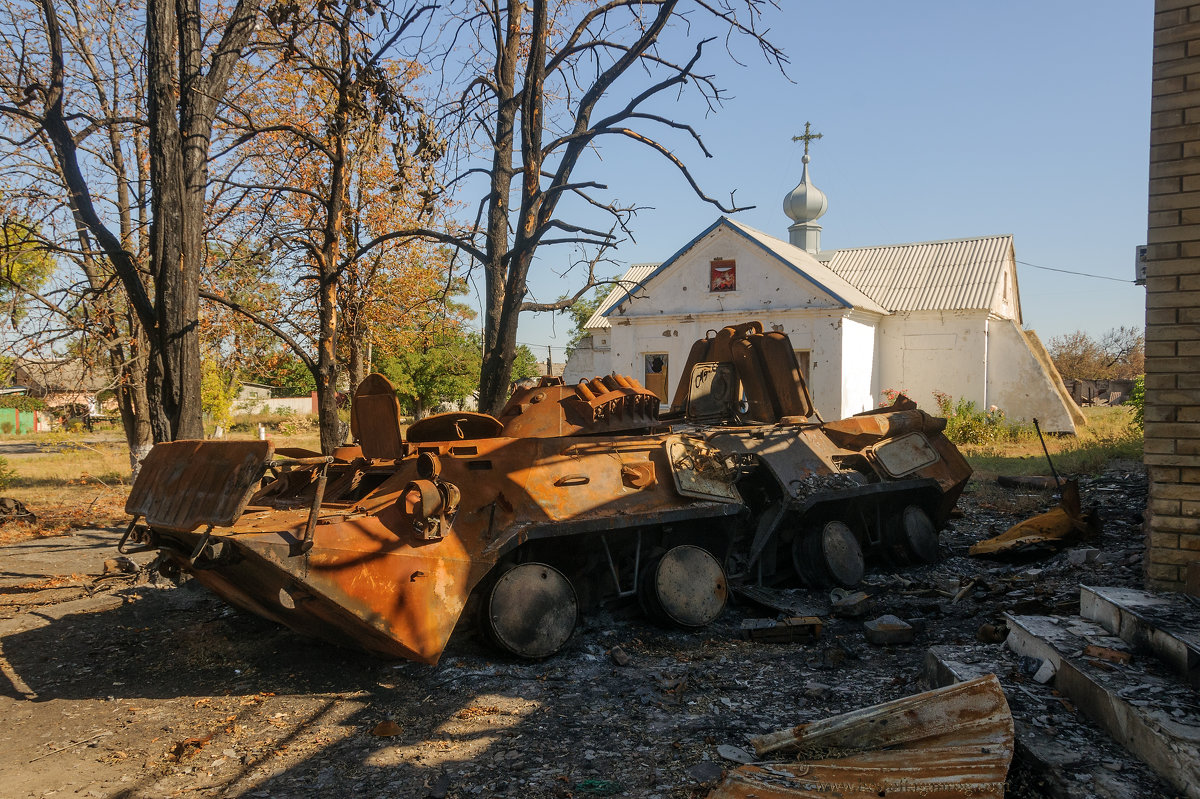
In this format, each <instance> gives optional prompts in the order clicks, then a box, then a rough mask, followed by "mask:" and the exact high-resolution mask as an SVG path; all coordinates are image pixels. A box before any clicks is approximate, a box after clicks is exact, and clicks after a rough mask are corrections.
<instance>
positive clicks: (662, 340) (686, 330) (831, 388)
mask: <svg viewBox="0 0 1200 799" xmlns="http://www.w3.org/2000/svg"><path fill="white" fill-rule="evenodd" d="M689 317H690V318H689ZM749 321H758V322H760V323H761V324H762V326H763V330H765V331H771V330H778V331H779V332H782V333H786V334H787V336H788V338H789V339H790V340H791V342H792V348H793V349H794V350H797V351H804V350H807V351H808V352H809V362H810V365H809V374H807V375H805V378H806V379H807V380H808V383H809V391H810V392H811V393H812V396H813V402H814V403H815V404H816V406H817V409H818V410H819V411H820V412H821V415H822V416H823V417H824V418H826V419H840V418H842V416H844V415H848V414H847V413H844V412H843V411H844V409H845V408H844V404H843V397H844V396H845V395H847V389H846V387H844V386H843V376H844V374H845V370H844V369H843V362H844V357H843V354H842V352H843V349H842V338H843V332H844V331H843V323H844V321H846V320H843V319H842V312H841V311H839V312H836V313H831V312H825V311H807V312H805V311H788V312H784V313H778V312H776V313H771V314H757V315H751V314H748V313H745V312H725V313H718V314H705V315H697V314H690V315H687V316H683V317H679V316H671V317H665V316H664V317H662V318H654V317H651V318H645V317H633V318H625V319H621V320H619V321H616V322H615V323H614V324H613V326H612V328H610V329H609V330H608V331H607V333H608V340H609V342H610V343H611V348H610V349H609V350H608V351H607V352H605V351H604V350H600V349H597V350H593V352H592V358H593V360H592V361H590V363H591V364H592V365H593V367H594V369H593V372H592V373H591V374H588V375H584V374H583V363H584V362H583V361H582V360H581V361H579V364H580V365H579V366H576V362H575V360H574V357H573V358H572V360H571V361H568V363H567V372H566V373H565V379H566V381H567V382H575V381H577V380H578V379H579V378H580V377H584V376H587V377H593V376H595V375H604V374H609V373H610V372H617V373H619V374H626V375H632V376H633V377H636V378H637V379H638V380H639V381H644V379H645V356H646V355H647V354H651V353H664V354H666V355H667V357H668V367H667V368H668V372H669V374H668V381H669V385H670V396H669V397H668V400H669V399H670V397H673V396H674V392H675V388H676V386H678V385H679V379H680V377H681V376H682V375H681V372H682V369H683V366H684V364H685V363H686V361H687V356H688V353H689V352H690V351H691V348H692V344H693V343H694V342H695V341H696V340H697V339H699V338H702V337H704V336H705V335H706V334H707V332H708V331H710V330H720V329H721V328H723V327H726V326H727V325H736V324H741V323H743V322H749ZM854 330H855V333H856V334H857V335H858V337H859V339H860V343H859V346H858V349H857V352H858V353H859V355H858V357H857V358H856V359H855V362H856V363H858V362H859V361H860V360H861V359H863V358H866V359H867V361H866V362H867V363H868V364H869V363H870V358H871V357H873V356H872V355H871V352H872V350H873V348H874V343H873V338H874V334H873V333H871V332H869V330H868V329H865V325H864V324H863V323H854ZM864 386H865V388H864ZM850 388H851V390H852V392H853V393H854V394H855V396H864V395H866V396H869V395H870V393H871V390H872V389H871V386H870V375H869V374H868V375H862V374H858V375H856V376H855V377H854V379H853V382H852V383H851V386H850ZM856 407H857V406H856ZM865 407H871V405H867V406H865ZM863 409H864V408H857V410H863ZM851 412H857V411H851Z"/></svg>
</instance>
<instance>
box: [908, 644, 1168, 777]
mask: <svg viewBox="0 0 1200 799" xmlns="http://www.w3.org/2000/svg"><path fill="white" fill-rule="evenodd" d="M985 674H995V675H997V676H998V677H1000V684H1001V686H1003V688H1004V694H1005V696H1006V697H1007V698H1008V706H1009V709H1010V710H1011V711H1012V714H1013V726H1014V728H1015V730H1016V752H1015V760H1014V764H1013V765H1014V771H1013V772H1011V773H1010V774H1009V781H1010V787H1009V795H1010V796H1021V795H1023V794H1036V795H1040V796H1050V797H1054V799H1162V798H1163V797H1164V796H1167V795H1169V794H1167V793H1166V792H1167V790H1168V789H1167V786H1166V785H1164V784H1163V783H1162V782H1160V781H1159V779H1158V777H1157V776H1156V775H1155V774H1154V773H1153V772H1151V771H1150V770H1149V769H1148V768H1147V767H1146V766H1145V764H1143V763H1142V762H1141V761H1139V760H1137V759H1136V758H1134V757H1133V756H1132V755H1130V754H1129V753H1128V752H1126V751H1125V750H1124V749H1122V748H1121V747H1119V746H1117V745H1116V744H1115V743H1114V742H1113V741H1111V740H1109V738H1108V736H1107V735H1103V734H1099V733H1098V732H1097V730H1096V728H1095V727H1094V726H1093V725H1092V724H1090V723H1089V722H1088V721H1087V720H1085V719H1083V718H1080V717H1079V716H1078V715H1077V714H1076V713H1075V712H1074V710H1073V709H1071V710H1068V709H1067V708H1066V707H1065V706H1064V704H1063V703H1062V701H1061V699H1060V698H1059V697H1057V696H1055V695H1054V693H1053V691H1052V689H1051V688H1050V687H1049V686H1045V685H1038V684H1037V683H1035V682H1032V681H1031V680H1028V679H1026V678H1023V677H1021V676H1019V675H1018V674H1017V673H1016V657H1015V656H1014V655H1013V654H1011V653H1009V652H1004V651H1001V650H1000V648H999V647H981V646H979V645H977V644H976V645H960V646H949V645H942V646H934V647H930V648H929V650H928V651H927V652H926V653H925V679H926V680H927V681H928V682H929V684H930V686H931V687H934V688H938V687H941V686H944V685H951V684H953V683H957V682H967V681H968V680H973V679H975V678H977V677H981V676H983V675H985Z"/></svg>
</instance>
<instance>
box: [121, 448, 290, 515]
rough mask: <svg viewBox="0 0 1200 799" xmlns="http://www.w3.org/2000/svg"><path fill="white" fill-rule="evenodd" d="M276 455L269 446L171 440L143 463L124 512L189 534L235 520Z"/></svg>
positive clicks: (156, 449)
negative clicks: (201, 528) (202, 528)
mask: <svg viewBox="0 0 1200 799" xmlns="http://www.w3.org/2000/svg"><path fill="white" fill-rule="evenodd" d="M274 452H275V445H274V444H273V443H272V442H270V441H171V442H166V443H163V444H156V445H155V446H154V448H153V449H152V450H150V454H149V455H147V456H146V459H145V460H143V461H142V469H141V471H140V472H139V473H138V476H137V480H135V481H134V483H133V489H132V490H131V491H130V492H129V499H128V500H127V501H126V502H125V512H126V513H128V514H130V515H132V516H134V517H135V518H137V517H139V516H140V517H142V518H144V519H145V520H146V524H148V525H149V526H150V527H153V528H156V529H160V530H175V531H178V532H185V533H186V532H191V531H193V530H196V529H199V528H200V527H208V526H210V525H211V526H213V527H228V526H230V525H232V524H233V523H234V522H236V521H237V520H238V517H240V516H241V515H242V511H244V510H245V509H246V503H247V502H248V501H249V500H250V497H251V496H252V495H253V493H254V490H255V489H256V488H257V487H258V481H259V480H260V479H262V476H263V473H264V471H265V470H266V468H267V463H268V462H269V461H270V460H271V458H272V457H273V455H274Z"/></svg>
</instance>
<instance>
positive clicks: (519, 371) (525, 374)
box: [512, 344, 541, 383]
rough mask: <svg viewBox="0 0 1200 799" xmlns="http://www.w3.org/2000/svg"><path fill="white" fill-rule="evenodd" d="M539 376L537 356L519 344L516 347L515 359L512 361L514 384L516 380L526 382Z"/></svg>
mask: <svg viewBox="0 0 1200 799" xmlns="http://www.w3.org/2000/svg"><path fill="white" fill-rule="evenodd" d="M540 374H541V370H539V369H538V359H537V356H536V355H534V354H533V350H531V349H529V347H526V346H525V345H524V344H521V345H519V346H518V347H517V357H516V358H515V359H513V369H512V379H513V382H514V383H515V382H516V381H518V380H528V379H530V378H533V377H537V376H539V375H540Z"/></svg>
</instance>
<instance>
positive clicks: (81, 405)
mask: <svg viewBox="0 0 1200 799" xmlns="http://www.w3.org/2000/svg"><path fill="white" fill-rule="evenodd" d="M12 382H13V385H14V386H18V387H23V388H25V393H26V394H27V395H28V396H30V397H36V398H37V399H40V400H42V401H43V402H45V403H46V407H47V408H51V409H62V410H63V411H64V412H69V413H70V414H71V415H76V416H100V415H103V413H104V411H103V409H102V408H101V401H100V393H101V392H103V391H106V390H108V389H111V388H112V380H111V379H110V377H109V376H108V375H107V374H104V373H101V372H99V371H98V370H94V369H93V368H92V367H91V366H90V365H89V364H87V363H85V362H84V361H82V360H81V359H79V358H63V359H61V360H35V359H31V358H19V359H17V360H16V361H15V362H14V363H13V381H12Z"/></svg>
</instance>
